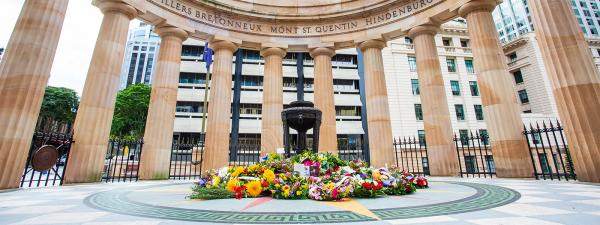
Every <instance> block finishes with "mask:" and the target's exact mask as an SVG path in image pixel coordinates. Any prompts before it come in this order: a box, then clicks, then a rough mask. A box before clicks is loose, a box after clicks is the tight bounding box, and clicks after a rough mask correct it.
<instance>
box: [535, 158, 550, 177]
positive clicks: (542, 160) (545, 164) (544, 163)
mask: <svg viewBox="0 0 600 225" xmlns="http://www.w3.org/2000/svg"><path fill="white" fill-rule="evenodd" d="M538 159H539V160H540V166H541V167H542V173H543V174H550V165H548V157H547V156H546V153H539V154H538Z"/></svg>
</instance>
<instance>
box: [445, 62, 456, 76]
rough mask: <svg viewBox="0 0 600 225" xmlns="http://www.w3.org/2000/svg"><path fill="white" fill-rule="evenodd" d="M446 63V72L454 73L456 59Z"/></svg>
mask: <svg viewBox="0 0 600 225" xmlns="http://www.w3.org/2000/svg"><path fill="white" fill-rule="evenodd" d="M446 63H447V64H448V72H450V73H456V59H446Z"/></svg>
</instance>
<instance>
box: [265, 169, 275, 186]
mask: <svg viewBox="0 0 600 225" xmlns="http://www.w3.org/2000/svg"><path fill="white" fill-rule="evenodd" d="M263 177H264V178H265V180H267V182H269V183H272V182H273V180H275V173H274V172H273V170H270V169H266V170H265V172H264V173H263Z"/></svg>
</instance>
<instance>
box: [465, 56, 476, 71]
mask: <svg viewBox="0 0 600 225" xmlns="http://www.w3.org/2000/svg"><path fill="white" fill-rule="evenodd" d="M465 66H466V67H467V72H468V73H475V67H473V60H472V59H466V60H465Z"/></svg>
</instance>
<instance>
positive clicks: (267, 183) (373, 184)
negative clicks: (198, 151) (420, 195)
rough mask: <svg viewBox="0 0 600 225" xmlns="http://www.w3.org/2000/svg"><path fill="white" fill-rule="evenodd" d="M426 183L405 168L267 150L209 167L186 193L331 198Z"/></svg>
mask: <svg viewBox="0 0 600 225" xmlns="http://www.w3.org/2000/svg"><path fill="white" fill-rule="evenodd" d="M297 166H299V167H300V168H303V167H304V168H310V173H300V172H299V171H294V168H295V167H297ZM427 187H429V183H428V181H427V179H426V178H424V177H416V176H414V175H413V174H410V173H408V172H406V171H401V170H398V169H391V170H388V169H387V168H378V169H373V168H371V167H369V166H368V164H367V163H366V162H364V161H362V160H352V161H344V160H341V159H340V158H339V157H337V156H336V155H333V154H331V153H312V152H308V151H307V152H304V153H302V154H298V155H295V156H293V157H292V158H285V157H284V156H283V155H278V154H269V155H267V156H266V157H264V158H262V159H261V162H260V163H257V164H254V165H251V166H237V167H225V168H222V169H219V170H213V171H209V172H208V176H206V177H203V178H202V179H200V180H199V181H198V182H197V184H196V186H195V187H194V188H193V193H192V195H190V197H191V198H193V199H220V198H236V199H240V198H249V197H259V196H267V195H270V196H271V197H273V198H276V199H312V200H317V201H336V200H342V199H344V198H348V197H357V198H375V197H379V196H383V195H386V194H387V195H405V194H410V193H413V192H415V191H416V190H417V189H421V188H427Z"/></svg>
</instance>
